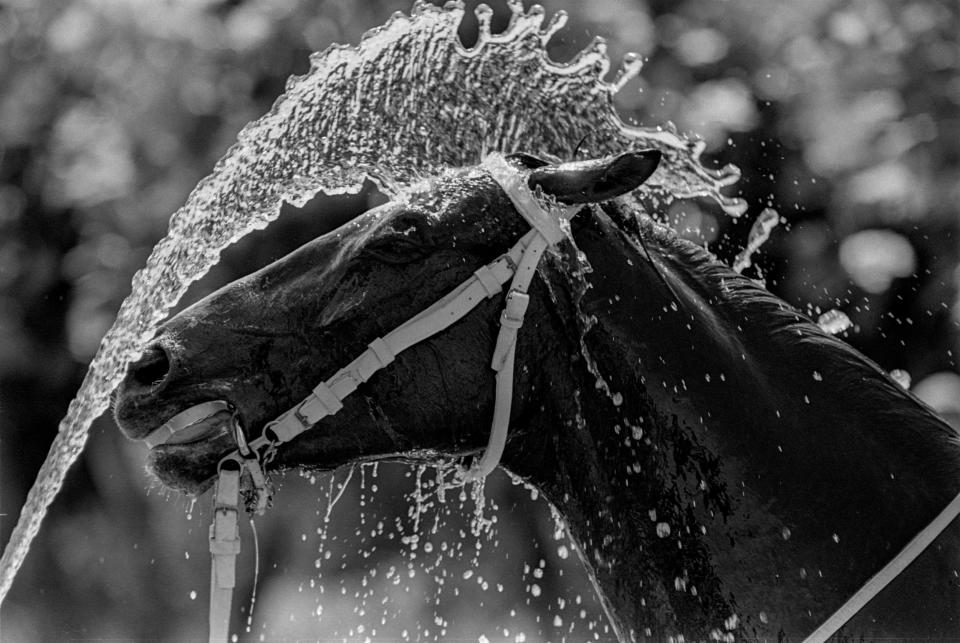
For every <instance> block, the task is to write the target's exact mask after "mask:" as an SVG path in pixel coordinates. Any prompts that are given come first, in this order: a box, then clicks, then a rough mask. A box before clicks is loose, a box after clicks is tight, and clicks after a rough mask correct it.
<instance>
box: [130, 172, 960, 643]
mask: <svg viewBox="0 0 960 643" xmlns="http://www.w3.org/2000/svg"><path fill="white" fill-rule="evenodd" d="M522 160H523V161H524V162H526V163H527V164H531V165H536V164H538V163H537V162H535V161H531V159H529V158H524V159H522ZM611 167H612V166H611ZM580 169H582V168H580ZM577 171H579V170H578V168H576V167H574V168H571V167H569V166H561V167H560V168H552V167H549V166H548V167H543V168H539V169H537V170H535V171H534V173H533V174H532V175H531V182H532V183H536V184H538V185H540V187H541V188H542V189H544V191H546V192H548V193H550V194H553V195H555V196H556V197H558V198H560V199H561V200H567V201H568V202H578V203H583V202H588V201H590V200H591V199H597V200H602V199H608V198H610V197H612V196H615V193H617V190H616V189H613V190H611V189H610V186H609V185H604V184H603V181H600V180H599V179H598V177H597V176H596V175H590V176H588V177H587V178H586V179H585V180H581V181H580V182H579V183H577V182H571V181H570V178H571V176H572V175H575V174H576V172H577ZM564 172H571V173H572V174H563V173H564ZM599 176H600V178H603V180H604V181H607V182H610V181H612V182H613V183H615V184H617V186H619V188H620V190H619V192H626V191H629V190H630V189H632V188H633V187H635V186H636V183H638V182H639V181H640V180H642V177H640V179H639V180H636V181H634V182H633V183H631V182H630V181H629V180H628V179H627V178H626V177H623V176H622V175H621V174H619V173H617V172H612V173H607V174H601V175H599ZM581 178H582V177H581ZM574 184H575V189H574V188H573V187H571V186H572V185H574ZM592 188H596V189H592ZM611 192H612V193H611ZM636 207H637V206H636V204H629V203H627V202H622V203H617V202H606V203H604V204H603V205H602V206H591V207H585V208H584V209H583V210H582V211H581V212H580V213H579V214H578V216H577V217H576V218H575V219H574V224H573V230H572V238H573V241H574V243H575V245H576V248H579V250H580V251H582V252H583V253H584V255H585V256H586V259H587V260H588V261H589V265H590V271H588V272H587V271H583V270H582V266H581V265H580V259H579V258H578V256H577V254H576V251H575V249H574V247H573V245H572V244H570V243H566V244H564V247H563V248H562V252H561V253H560V254H559V255H557V256H554V257H550V258H548V260H547V261H546V262H545V263H544V264H543V265H542V267H541V270H540V279H537V280H535V281H534V283H533V286H532V287H531V302H530V308H529V310H528V313H527V322H526V325H525V326H524V328H523V330H522V331H521V333H520V337H519V339H518V348H517V373H516V377H515V386H514V395H515V399H514V407H513V414H512V421H511V433H510V441H509V443H508V446H507V451H506V453H505V455H504V464H505V466H507V467H508V468H510V469H511V470H513V471H514V472H516V473H518V474H519V475H522V476H524V477H526V478H528V479H529V480H530V481H531V482H532V483H533V484H535V485H536V486H538V487H539V488H540V489H542V490H543V491H544V492H545V494H546V495H547V496H548V497H549V498H550V499H551V501H552V502H553V503H554V504H555V505H556V506H557V507H558V508H559V509H560V511H561V512H562V513H563V514H564V516H565V518H566V520H567V523H568V525H569V527H570V530H571V533H572V535H573V537H574V538H575V539H576V540H577V542H578V543H579V545H580V548H581V550H582V551H583V552H584V554H585V557H586V559H587V561H588V562H589V564H590V565H591V566H592V567H593V570H594V572H595V574H596V577H597V579H598V582H599V586H600V588H601V590H602V592H603V595H604V597H605V599H606V601H607V603H608V605H609V607H610V610H611V612H612V614H613V617H614V620H615V625H616V626H617V627H618V628H619V630H620V632H621V633H623V634H624V635H625V636H627V635H629V634H630V633H632V634H633V635H634V636H635V637H637V638H644V637H648V636H649V637H652V638H655V639H658V638H662V637H666V636H668V635H673V634H681V633H682V634H684V635H685V636H686V637H687V638H688V639H689V638H693V637H707V636H710V635H711V634H713V635H722V634H724V633H726V632H735V633H736V634H737V635H738V636H741V637H746V638H751V637H766V638H773V637H778V636H791V637H796V636H802V635H805V634H807V633H809V632H810V631H811V630H812V629H813V628H814V627H816V626H817V625H818V624H819V623H820V622H821V621H822V620H823V619H824V618H825V617H826V616H827V615H829V614H830V613H831V612H832V611H833V610H834V609H836V608H837V607H838V606H839V605H840V604H841V603H843V601H844V600H845V599H846V597H847V596H849V595H850V594H852V593H853V592H854V591H855V590H856V589H857V588H858V587H859V586H860V585H862V584H863V582H864V581H865V580H866V579H867V578H868V577H869V576H870V575H872V574H873V573H874V572H875V571H877V569H879V568H880V567H881V566H882V565H883V564H884V563H886V562H887V561H888V560H889V559H890V558H892V557H893V555H894V554H895V553H896V552H897V551H899V549H900V548H901V547H902V546H903V545H904V544H905V543H906V542H907V540H909V538H910V537H911V536H913V535H914V534H915V533H916V532H918V531H919V530H920V529H922V528H923V527H924V526H925V525H926V524H927V523H928V522H929V521H930V520H931V519H932V518H933V517H934V516H935V515H936V514H937V513H938V512H939V511H940V509H942V508H943V507H944V506H945V505H946V504H947V503H948V502H949V500H950V499H951V498H952V497H953V496H954V495H955V494H956V492H957V491H958V490H960V467H958V463H960V451H958V445H957V442H956V439H955V437H954V435H953V433H952V431H951V430H950V429H949V427H947V426H946V425H945V424H943V423H942V422H941V421H940V420H938V419H937V418H936V417H934V416H933V415H932V414H930V413H929V412H928V411H927V410H926V409H925V408H924V407H923V406H922V405H920V404H919V403H918V402H917V401H916V400H915V399H914V398H913V397H912V396H911V395H909V394H908V393H906V392H905V391H903V390H902V389H901V388H900V387H899V386H898V385H897V384H895V383H894V382H893V381H892V380H890V379H889V378H888V377H887V376H886V375H885V374H884V373H883V372H882V371H880V369H879V368H877V367H876V366H875V365H874V364H873V363H871V362H870V361H869V360H867V359H866V358H864V357H863V356H862V355H860V354H858V353H857V352H856V351H854V350H852V349H851V348H849V347H848V346H847V345H846V344H844V343H843V342H841V341H839V340H836V339H834V338H832V337H829V336H827V335H826V334H824V333H822V332H821V331H820V330H819V328H817V327H816V325H815V324H813V323H811V322H810V320H808V319H807V318H805V317H804V316H803V315H801V314H800V313H798V312H797V311H795V310H794V309H793V308H792V307H790V306H789V305H787V304H786V303H784V302H782V301H780V300H778V299H776V298H775V297H773V296H772V295H770V294H769V293H767V292H766V291H764V290H762V289H760V288H758V287H757V286H756V285H755V284H753V283H752V282H751V281H750V280H748V279H745V278H743V277H741V276H740V275H738V274H736V273H734V272H732V271H731V270H729V269H728V268H727V267H725V266H723V265H721V264H719V263H718V262H716V261H715V260H714V259H713V258H712V257H711V256H710V255H709V254H708V253H707V252H705V251H704V250H703V249H701V248H699V247H696V246H693V245H692V244H689V243H686V242H684V241H682V240H679V239H677V238H676V237H675V236H674V235H673V234H672V233H671V232H670V231H669V230H667V229H666V228H663V227H661V226H658V225H655V224H654V223H652V222H651V221H650V220H649V219H648V218H646V217H644V216H638V215H637V214H636ZM525 231H526V224H525V223H524V221H523V220H522V219H521V218H520V217H519V216H518V215H517V214H516V212H515V211H514V210H513V206H512V205H511V204H510V201H509V199H507V197H506V195H504V194H503V192H502V191H501V190H500V189H499V186H498V185H497V184H496V183H494V182H493V181H492V180H491V179H490V177H489V176H488V175H486V173H485V172H484V171H483V170H482V169H472V170H465V171H461V172H456V173H451V174H450V175H448V176H445V177H441V178H440V179H437V180H436V181H434V182H432V183H430V184H428V185H425V186H422V187H420V188H419V189H418V190H415V191H412V192H411V193H410V194H409V195H407V196H406V197H405V198H404V199H402V200H400V201H397V202H395V203H392V204H388V205H387V206H384V207H383V208H382V209H379V210H378V211H374V212H371V213H368V214H367V215H365V216H363V217H361V218H359V219H357V220H355V221H354V222H351V223H349V224H347V225H346V226H344V227H343V228H341V229H339V230H337V231H335V232H333V233H330V234H328V235H325V236H323V237H321V238H319V239H317V240H315V241H314V242H311V243H310V244H307V245H306V246H304V247H303V248H301V249H299V250H297V251H296V252H294V253H292V254H291V255H289V256H288V257H286V258H284V259H282V260H280V261H279V262H277V263H275V264H273V265H271V266H268V267H267V268H264V269H263V270H261V271H259V272H257V273H255V274H253V275H250V276H249V277H247V278H244V279H242V280H239V281H237V282H235V283H234V284H231V285H230V286H228V287H226V288H225V289H223V290H221V291H219V292H218V293H215V294H214V295H212V296H211V297H210V298H208V299H206V300H204V301H202V302H200V303H199V304H197V305H195V306H194V307H192V308H190V309H188V310H186V311H184V312H183V313H181V314H180V315H178V316H176V317H175V318H173V319H171V320H170V321H169V322H167V324H165V325H164V327H163V329H162V332H161V333H160V335H159V336H158V338H157V340H156V342H155V344H154V345H153V347H152V348H151V349H150V350H149V351H148V352H147V354H146V355H145V356H144V358H143V359H142V360H141V361H140V362H139V363H138V364H135V365H134V366H133V367H132V368H131V372H130V374H129V376H128V378H127V381H126V382H125V383H124V385H123V387H122V388H121V390H120V392H119V394H118V399H117V418H118V421H119V423H120V425H121V427H122V428H123V429H124V430H125V431H126V432H127V433H128V434H129V435H130V436H131V437H135V438H141V437H143V436H144V435H146V434H147V433H149V431H151V430H152V429H153V428H155V427H156V425H157V424H158V420H159V421H160V422H162V421H164V420H165V419H166V418H169V417H171V416H173V415H175V414H176V413H177V412H178V411H180V410H181V409H183V408H185V407H188V406H190V405H192V404H196V403H198V402H201V401H204V400H210V399H226V400H229V401H231V402H233V403H234V404H235V405H236V406H237V407H238V409H239V412H240V415H241V417H242V420H243V424H244V426H246V427H262V426H263V424H264V423H265V422H267V421H268V420H270V419H273V418H274V417H276V416H277V415H278V414H279V413H281V412H282V411H284V410H286V409H287V408H289V407H290V406H291V405H292V404H294V403H296V402H297V401H299V400H300V399H302V398H303V397H304V395H306V394H307V393H308V392H309V390H310V389H311V388H312V387H313V386H314V385H315V384H316V383H317V382H319V381H322V380H323V379H324V378H325V377H328V376H329V375H330V374H332V372H333V371H335V370H336V369H337V368H338V367H339V366H341V365H343V364H345V363H346V362H347V361H349V360H350V359H351V358H352V357H353V356H354V355H356V354H357V353H358V351H359V350H362V348H363V347H365V346H366V343H368V342H369V341H370V340H372V339H373V338H374V337H378V336H380V335H382V334H384V333H385V332H387V331H389V330H390V329H392V328H393V327H395V326H397V325H398V324H400V323H401V322H403V321H405V320H406V319H407V318H409V317H410V316H412V315H413V314H416V313H417V312H419V311H420V310H422V309H424V308H426V307H427V306H429V305H430V304H431V303H433V301H435V300H437V299H439V298H440V296H442V295H443V294H444V293H445V292H447V291H449V290H450V289H451V288H452V287H454V286H455V285H456V284H458V283H460V282H461V281H463V280H464V279H465V278H467V277H468V276H469V275H470V274H471V273H472V271H473V270H476V269H477V268H478V267H479V266H480V265H483V264H484V263H486V262H489V261H490V260H492V259H493V258H495V257H496V256H498V255H499V254H500V253H502V252H504V251H505V250H506V249H507V248H508V247H510V245H512V243H513V242H515V241H516V239H517V238H519V236H520V235H521V234H522V233H523V232H525ZM641 239H642V240H644V241H645V245H646V247H647V249H648V250H649V256H648V254H647V253H645V252H644V248H643V247H641V245H640V240H641ZM499 311H500V303H499V302H498V301H489V302H485V303H483V304H481V305H480V306H479V307H478V308H477V309H475V310H474V311H473V312H472V313H470V314H469V315H468V316H467V317H466V318H464V319H463V320H461V321H460V322H458V323H457V324H455V325H454V326H452V327H450V328H449V329H448V330H446V331H444V332H443V333H441V334H439V335H437V336H435V337H434V338H431V339H430V340H428V341H426V342H424V343H423V344H419V345H417V346H415V347H413V348H411V349H409V350H408V351H406V352H405V353H403V354H402V355H400V356H399V357H398V358H397V360H396V362H394V363H393V364H391V366H390V367H389V368H388V369H386V370H384V371H382V372H380V373H378V374H377V375H375V376H374V377H373V378H372V379H371V380H370V381H369V382H368V383H366V384H365V385H363V386H362V387H361V390H358V391H357V394H355V395H354V396H353V397H351V398H348V399H347V400H346V401H345V405H344V409H343V411H341V412H340V414H338V415H337V416H334V417H331V418H327V419H325V420H324V421H323V422H322V423H321V426H319V427H318V428H316V429H313V430H311V431H308V432H306V433H304V434H302V435H301V436H299V437H298V438H296V439H295V440H294V441H293V442H291V443H289V444H288V445H285V446H284V447H282V448H281V450H280V451H279V453H278V457H277V462H276V464H277V465H279V466H298V465H306V466H315V467H322V468H332V467H336V466H339V465H342V464H345V463H348V462H356V461H361V460H372V459H378V458H382V457H387V456H390V455H394V454H397V453H409V452H414V451H420V450H430V451H433V452H440V453H446V454H449V455H460V454H466V453H471V452H476V451H477V450H478V449H480V448H481V447H482V446H483V444H484V443H485V441H486V433H487V431H488V428H489V427H488V418H489V414H490V410H491V408H492V402H493V377H492V374H491V372H490V370H489V355H490V354H491V351H492V344H493V341H494V338H495V337H496V328H497V318H498V316H499ZM232 448H233V445H232V443H231V441H230V439H229V437H228V436H222V435H215V436H212V437H210V438H209V439H207V440H203V441H201V442H199V443H193V444H185V445H165V446H161V447H158V448H156V449H154V450H153V451H152V452H151V466H152V468H153V470H154V471H155V473H156V474H157V475H158V476H159V477H160V479H161V480H162V481H164V482H165V483H166V484H168V485H169V486H171V487H174V488H179V489H182V490H185V491H190V492H197V491H200V490H202V489H204V488H205V487H206V486H207V485H208V484H209V481H210V478H211V476H212V475H213V474H214V473H215V465H216V462H217V461H218V459H219V457H220V456H222V455H223V454H224V453H225V452H226V451H229V450H231V449H232ZM954 540H956V539H953V540H950V541H949V542H948V541H947V540H946V539H941V541H943V542H938V543H937V544H936V545H934V547H932V548H931V549H930V551H928V552H927V553H926V554H924V556H923V557H921V559H920V560H919V561H918V562H917V563H916V564H915V565H914V566H913V567H912V568H911V569H910V570H909V571H908V572H907V573H906V574H905V575H903V576H902V577H901V578H899V579H898V580H897V581H895V582H894V583H893V585H892V586H891V587H890V588H888V590H886V591H885V592H884V593H883V594H881V595H880V596H879V597H878V598H877V599H875V600H874V601H873V603H872V604H871V605H870V606H868V608H867V609H865V610H864V612H863V613H861V614H860V615H859V616H858V617H857V619H856V620H855V621H854V622H853V623H851V624H850V625H849V626H848V628H847V629H845V630H844V633H845V634H849V635H851V636H855V635H856V636H859V635H861V634H862V635H865V636H868V637H869V636H877V635H898V636H908V635H909V636H919V635H927V636H931V635H941V636H943V635H956V634H957V633H958V631H960V623H958V621H957V619H958V614H960V591H958V588H957V585H956V579H955V576H954V571H953V570H954V568H955V561H956V560H957V555H958V554H960V552H958V551H957V547H956V545H955V543H954V542H953V541H954Z"/></svg>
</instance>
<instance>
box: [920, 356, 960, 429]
mask: <svg viewBox="0 0 960 643" xmlns="http://www.w3.org/2000/svg"><path fill="white" fill-rule="evenodd" d="M913 394H914V395H916V396H917V397H919V398H920V399H921V400H923V401H924V402H925V403H926V404H927V405H928V406H930V408H932V409H933V410H934V411H936V412H937V413H939V414H940V416H941V417H942V418H943V419H944V420H946V421H947V422H948V423H949V424H950V426H952V427H953V428H954V429H956V430H957V431H958V432H960V375H957V374H956V373H951V372H949V371H941V372H939V373H934V374H933V375H929V376H927V377H925V378H924V379H922V380H920V382H918V383H917V385H916V386H914V387H913Z"/></svg>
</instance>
